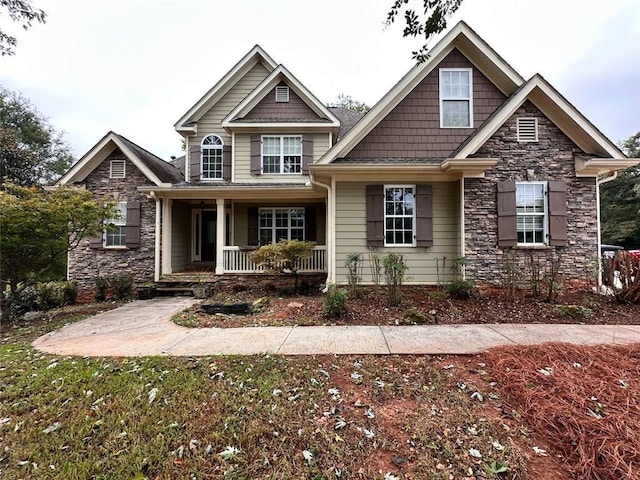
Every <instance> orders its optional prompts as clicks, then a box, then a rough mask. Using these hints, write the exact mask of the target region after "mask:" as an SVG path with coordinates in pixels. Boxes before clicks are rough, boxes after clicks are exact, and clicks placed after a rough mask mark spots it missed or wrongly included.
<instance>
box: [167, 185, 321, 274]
mask: <svg viewBox="0 0 640 480" xmlns="http://www.w3.org/2000/svg"><path fill="white" fill-rule="evenodd" d="M296 190H297V189H296ZM180 193H182V196H181V197H177V196H176V195H172V196H171V197H170V196H168V195H167V196H166V197H164V198H157V200H158V201H159V209H160V210H161V215H160V218H161V219H162V222H161V225H160V231H161V235H160V236H159V237H158V239H159V240H160V241H159V242H157V243H159V245H156V248H157V251H158V250H159V253H160V255H159V259H160V261H159V262H157V263H159V264H158V265H156V267H157V268H156V280H160V279H161V278H164V277H167V276H174V275H175V274H184V275H188V276H194V277H197V278H194V280H199V279H202V278H205V277H211V276H219V275H225V274H261V273H264V270H263V268H262V267H260V266H259V265H256V264H255V263H254V262H252V261H251V257H250V255H251V252H253V251H254V250H256V249H257V248H259V247H260V246H262V245H266V244H269V243H274V242H277V241H280V240H282V239H287V240H288V239H295V240H306V241H312V242H315V243H316V246H315V248H314V251H313V255H312V256H311V257H310V258H308V259H306V260H304V261H303V262H302V264H301V265H300V268H299V271H300V272H301V273H320V272H326V271H327V247H326V245H327V207H326V201H325V197H326V195H323V193H322V192H316V191H314V190H312V189H310V188H306V189H304V195H302V194H301V192H297V191H294V192H292V191H282V190H281V191H279V192H269V193H270V194H266V193H267V192H265V191H264V190H261V191H256V192H254V194H253V195H251V194H250V193H244V195H239V194H238V192H234V193H231V192H229V193H227V195H225V196H221V195H220V196H218V195H216V196H214V193H215V192H207V191H205V190H204V189H190V190H189V191H188V192H187V193H188V195H186V194H185V192H180ZM296 193H297V194H296ZM156 197H158V195H157V194H156ZM158 239H157V240H158Z"/></svg>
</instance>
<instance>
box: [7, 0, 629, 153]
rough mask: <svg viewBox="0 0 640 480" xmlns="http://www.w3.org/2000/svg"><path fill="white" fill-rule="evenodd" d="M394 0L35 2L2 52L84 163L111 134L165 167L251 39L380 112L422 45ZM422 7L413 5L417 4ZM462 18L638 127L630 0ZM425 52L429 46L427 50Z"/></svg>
mask: <svg viewBox="0 0 640 480" xmlns="http://www.w3.org/2000/svg"><path fill="white" fill-rule="evenodd" d="M391 3H392V0H323V1H307V0H263V1H259V0H227V1H218V0H192V1H191V0H183V1H179V0H50V1H46V2H45V1H44V0H34V5H35V6H36V7H39V8H42V9H44V10H45V11H46V13H47V15H48V18H47V23H46V24H45V25H40V24H36V25H34V26H33V28H32V29H30V30H29V31H27V32H23V31H21V30H15V29H13V28H7V27H8V25H9V24H8V20H7V17H6V15H5V12H4V10H2V11H1V12H0V13H1V14H2V16H0V22H1V24H2V28H3V29H6V30H9V31H11V32H12V33H15V34H16V35H17V37H18V41H19V43H18V47H17V48H16V55H15V56H13V57H0V83H1V84H3V85H4V86H6V87H8V88H9V89H11V90H17V91H20V92H21V93H22V94H23V95H25V96H26V97H28V98H29V99H30V100H31V101H32V102H33V104H34V105H35V106H36V107H37V108H38V109H39V110H40V111H41V112H42V113H44V114H45V115H46V116H47V117H49V119H50V121H51V123H52V124H53V125H54V127H56V128H57V129H58V130H64V131H65V132H66V136H65V138H66V139H67V140H68V141H69V143H70V144H71V146H72V148H73V151H74V153H75V154H76V155H77V156H78V157H80V156H82V155H83V154H84V153H86V152H87V150H89V149H90V148H91V147H92V146H93V145H94V144H95V143H96V142H97V141H98V140H100V138H101V137H102V136H103V135H104V134H105V133H107V132H108V131H109V130H113V131H115V132H117V133H120V134H122V135H124V136H126V137H127V138H129V139H130V140H132V141H134V142H136V143H138V144H140V145H141V146H143V147H145V148H147V149H148V150H150V151H151V152H153V153H155V154H156V155H159V156H160V157H163V158H165V159H168V158H169V156H170V155H179V154H180V138H181V137H180V136H179V135H178V134H177V133H176V132H175V130H174V129H173V125H174V123H175V122H176V121H177V120H178V119H179V118H180V117H181V116H182V115H183V114H184V113H185V112H186V111H187V110H188V109H189V108H190V107H191V106H192V105H193V104H194V103H195V102H196V101H197V100H198V99H199V98H200V97H201V96H202V95H203V94H204V93H205V92H206V91H207V90H208V89H209V88H210V87H211V86H212V85H213V84H214V83H215V82H217V81H218V80H219V79H220V77H221V76H223V75H224V74H225V73H226V72H227V71H228V70H229V69H230V68H231V67H232V66H233V65H234V64H235V63H236V62H237V61H238V60H239V59H240V58H241V57H242V56H243V55H244V54H245V53H247V52H248V51H249V50H250V49H251V47H253V45H255V44H256V43H257V44H260V45H261V46H262V47H263V48H264V49H265V50H266V51H267V52H268V53H269V54H270V55H271V57H272V58H273V59H274V60H275V61H276V62H278V63H282V64H284V65H285V66H286V67H287V68H288V69H289V70H290V71H291V72H292V73H293V74H294V75H295V76H296V77H297V78H298V79H299V80H300V81H301V82H302V83H304V84H305V85H306V86H307V87H308V88H309V89H310V90H311V91H312V92H313V93H314V94H315V95H316V96H317V97H318V98H319V99H320V100H321V101H323V102H325V103H327V102H331V101H333V100H335V99H336V97H337V96H338V94H340V93H344V94H347V95H351V96H352V97H353V98H354V99H357V100H361V101H364V102H366V103H367V104H369V105H373V104H375V103H376V102H377V101H378V100H379V99H380V97H382V96H383V95H384V94H385V93H386V92H387V91H388V90H389V89H390V88H391V87H392V86H393V85H394V84H395V83H396V82H397V81H398V80H399V79H400V78H401V77H402V76H403V75H404V74H405V73H406V72H407V70H408V69H409V68H411V67H412V65H413V61H412V60H411V51H412V50H415V49H417V47H418V46H419V45H420V42H419V41H416V40H415V39H414V40H411V39H403V38H402V28H401V27H402V25H401V23H402V21H403V19H399V22H400V23H398V25H395V26H393V27H391V28H388V29H386V30H385V29H384V19H385V18H386V13H387V11H388V9H389V6H390V5H391ZM421 4H422V0H419V2H418V3H416V5H421ZM460 19H463V20H465V21H466V22H467V23H468V24H469V26H470V27H471V28H473V29H474V30H475V31H476V32H477V33H478V34H479V35H480V36H481V37H483V38H484V39H485V40H486V41H487V42H488V43H489V45H491V46H492V47H493V48H494V49H495V50H496V51H497V52H498V53H499V54H500V55H501V56H502V57H503V58H504V59H505V60H506V61H507V62H508V63H510V64H511V66H512V67H514V68H515V69H516V70H517V71H518V72H519V73H520V74H521V75H522V76H523V77H525V78H529V77H530V76H532V75H533V74H534V73H540V74H542V75H543V76H544V77H545V78H546V79H547V80H548V81H549V82H551V84H552V85H554V86H555V87H556V88H557V89H558V90H559V91H560V92H561V93H562V94H563V95H564V96H565V97H566V98H567V99H568V100H569V101H570V102H572V103H573V104H574V105H575V106H576V107H577V108H578V109H579V110H580V111H581V112H582V113H583V114H584V115H586V117H587V118H588V119H589V120H591V121H592V122H593V123H594V124H595V125H596V127H598V128H599V129H600V130H601V131H602V132H603V133H604V134H605V135H607V136H608V137H609V138H610V139H611V140H612V141H614V142H618V141H619V140H623V139H625V138H627V137H629V136H631V135H633V134H635V133H636V132H638V131H639V130H640V61H639V60H640V5H639V4H638V1H637V0H607V1H604V0H536V1H531V0H464V2H463V4H462V7H461V8H460V10H459V12H458V14H456V15H455V17H454V18H453V19H452V20H451V21H450V25H451V26H452V25H454V24H455V22H457V21H458V20H460ZM432 45H433V42H432Z"/></svg>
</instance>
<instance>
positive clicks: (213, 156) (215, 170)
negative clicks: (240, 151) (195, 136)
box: [200, 134, 224, 180]
mask: <svg viewBox="0 0 640 480" xmlns="http://www.w3.org/2000/svg"><path fill="white" fill-rule="evenodd" d="M223 146H224V144H223V142H222V139H221V138H220V137H219V136H218V135H213V134H212V135H207V136H206V137H204V139H203V140H202V150H201V165H200V172H201V178H202V179H203V180H222V149H223Z"/></svg>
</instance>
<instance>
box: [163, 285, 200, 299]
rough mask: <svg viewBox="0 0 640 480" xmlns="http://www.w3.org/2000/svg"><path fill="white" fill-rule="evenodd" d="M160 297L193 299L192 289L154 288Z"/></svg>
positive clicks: (178, 287) (175, 287)
mask: <svg viewBox="0 0 640 480" xmlns="http://www.w3.org/2000/svg"><path fill="white" fill-rule="evenodd" d="M156 292H157V293H158V296H160V297H193V288H191V287H180V286H166V287H156Z"/></svg>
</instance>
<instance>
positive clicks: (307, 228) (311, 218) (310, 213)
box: [304, 207, 318, 242]
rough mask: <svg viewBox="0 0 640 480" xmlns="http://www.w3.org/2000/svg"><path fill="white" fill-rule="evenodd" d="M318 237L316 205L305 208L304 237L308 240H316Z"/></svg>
mask: <svg viewBox="0 0 640 480" xmlns="http://www.w3.org/2000/svg"><path fill="white" fill-rule="evenodd" d="M317 237H318V232H317V220H316V209H315V207H307V208H305V209H304V239H305V240H306V241H308V242H316V241H317Z"/></svg>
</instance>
